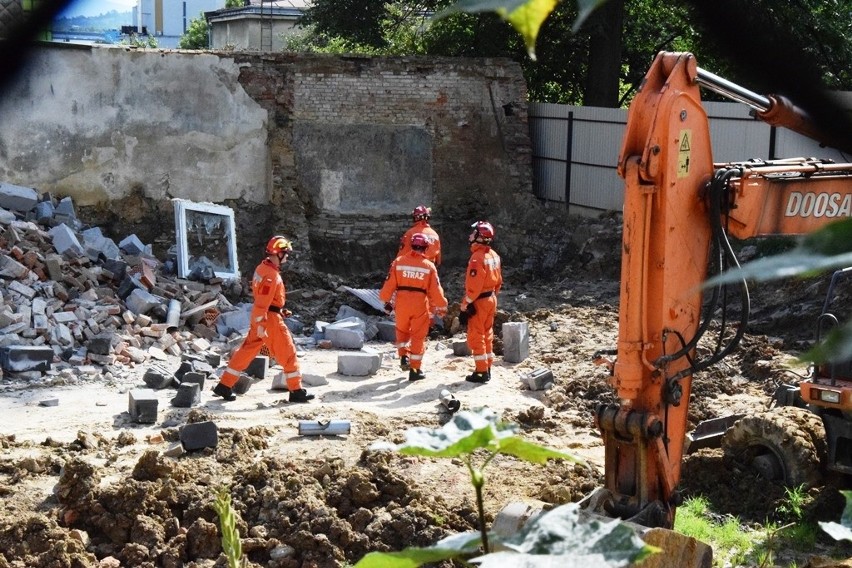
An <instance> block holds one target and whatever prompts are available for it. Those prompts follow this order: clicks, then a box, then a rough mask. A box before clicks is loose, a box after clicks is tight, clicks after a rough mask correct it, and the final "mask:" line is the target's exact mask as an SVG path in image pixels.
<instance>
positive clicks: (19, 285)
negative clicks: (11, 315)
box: [9, 280, 36, 311]
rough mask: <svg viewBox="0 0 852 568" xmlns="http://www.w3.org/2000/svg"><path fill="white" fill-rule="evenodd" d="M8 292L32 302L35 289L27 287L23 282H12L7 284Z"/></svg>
mask: <svg viewBox="0 0 852 568" xmlns="http://www.w3.org/2000/svg"><path fill="white" fill-rule="evenodd" d="M9 290H11V291H13V292H17V293H18V294H20V295H21V296H23V297H25V298H26V299H27V300H32V299H33V297H35V295H36V291H35V289H33V288H31V287H29V286H27V285H26V284H24V283H23V282H18V281H17V280H13V281H12V282H10V283H9ZM19 311H20V310H19Z"/></svg>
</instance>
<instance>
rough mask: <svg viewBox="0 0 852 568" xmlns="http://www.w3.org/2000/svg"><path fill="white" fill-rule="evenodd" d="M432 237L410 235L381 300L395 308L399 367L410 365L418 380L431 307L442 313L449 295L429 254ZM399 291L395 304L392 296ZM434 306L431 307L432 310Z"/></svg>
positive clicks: (411, 377)
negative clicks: (407, 247) (445, 293)
mask: <svg viewBox="0 0 852 568" xmlns="http://www.w3.org/2000/svg"><path fill="white" fill-rule="evenodd" d="M428 248H429V240H428V238H427V237H426V235H424V234H423V233H414V235H412V237H411V250H410V251H409V252H407V253H405V254H403V255H400V256H398V257H396V258H395V259H394V261H393V262H392V263H391V267H390V270H389V271H388V276H387V278H386V279H385V283H384V285H383V286H382V289H381V290H379V300H381V301H382V302H384V303H385V306H384V307H385V312H386V313H388V314H390V313H391V312H392V311H394V310H396V348H397V352H398V353H399V359H400V367H402V369H403V370H405V369H408V380H409V381H419V380H421V379H424V378H425V377H426V375H425V374H424V373H423V371H422V369H421V366H422V364H423V353H424V352H425V351H426V335H427V334H428V333H429V321H430V319H431V318H430V311H431V313H432V314H435V315H440V314H444V313H446V311H447V298H446V296H444V289H443V288H442V287H441V281H440V280H439V279H438V269H437V268H435V264H434V263H433V262H432V261H431V260H429V259H427V258H426V251H427V250H428ZM394 294H396V305H393V304H391V300H392V299H393V298H394ZM430 307H431V310H430Z"/></svg>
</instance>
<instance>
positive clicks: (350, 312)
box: [334, 304, 368, 322]
mask: <svg viewBox="0 0 852 568" xmlns="http://www.w3.org/2000/svg"><path fill="white" fill-rule="evenodd" d="M349 318H358V319H360V320H361V321H364V322H366V321H367V320H368V316H367V314H365V313H363V312H359V311H358V310H356V309H355V308H353V307H351V306H347V305H346V304H343V305H342V306H340V307H339V308H338V309H337V315H336V316H334V321H341V320H345V319H349Z"/></svg>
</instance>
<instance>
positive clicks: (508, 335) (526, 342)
mask: <svg viewBox="0 0 852 568" xmlns="http://www.w3.org/2000/svg"><path fill="white" fill-rule="evenodd" d="M529 356H530V331H529V326H528V325H527V322H525V321H512V322H506V323H504V324H503V360H504V361H506V362H508V363H520V362H521V361H523V360H524V359H526V358H527V357H529Z"/></svg>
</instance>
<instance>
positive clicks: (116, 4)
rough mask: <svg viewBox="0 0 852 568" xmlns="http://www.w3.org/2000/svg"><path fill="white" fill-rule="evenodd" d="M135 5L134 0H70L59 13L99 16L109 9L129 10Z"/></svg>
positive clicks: (61, 14)
mask: <svg viewBox="0 0 852 568" xmlns="http://www.w3.org/2000/svg"><path fill="white" fill-rule="evenodd" d="M135 5H136V0H72V1H71V2H69V3H68V4H67V5H66V6H65V9H64V10H63V11H62V12H61V13H60V14H59V16H60V17H66V18H70V17H74V16H89V17H91V16H99V15H101V14H105V13H107V12H109V11H110V10H116V11H117V12H129V11H131V10H132V9H133V7H134V6H135Z"/></svg>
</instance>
